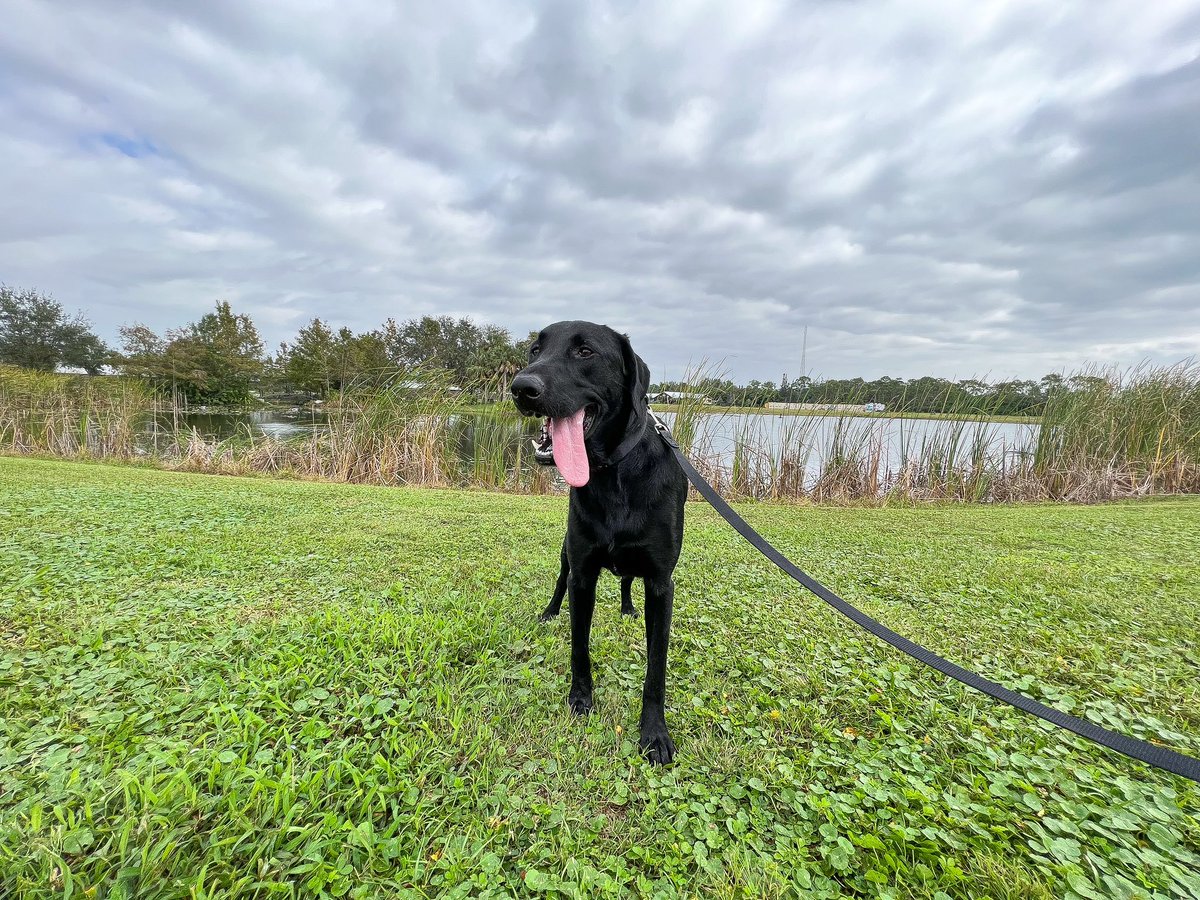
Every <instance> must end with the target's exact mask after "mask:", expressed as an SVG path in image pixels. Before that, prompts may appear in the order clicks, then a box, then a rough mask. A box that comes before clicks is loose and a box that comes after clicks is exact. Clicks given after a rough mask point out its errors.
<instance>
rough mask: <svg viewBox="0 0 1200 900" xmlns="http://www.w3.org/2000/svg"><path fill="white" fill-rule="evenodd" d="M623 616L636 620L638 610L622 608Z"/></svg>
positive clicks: (627, 607) (630, 607)
mask: <svg viewBox="0 0 1200 900" xmlns="http://www.w3.org/2000/svg"><path fill="white" fill-rule="evenodd" d="M621 615H623V616H628V617H629V618H631V619H636V618H637V609H635V608H634V607H633V606H622V607H621Z"/></svg>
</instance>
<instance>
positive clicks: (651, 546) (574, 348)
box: [512, 322, 687, 764]
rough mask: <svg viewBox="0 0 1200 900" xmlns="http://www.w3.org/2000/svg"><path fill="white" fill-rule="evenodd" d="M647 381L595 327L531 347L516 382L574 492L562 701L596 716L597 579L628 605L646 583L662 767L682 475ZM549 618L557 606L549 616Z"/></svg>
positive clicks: (669, 748) (572, 328) (650, 685)
mask: <svg viewBox="0 0 1200 900" xmlns="http://www.w3.org/2000/svg"><path fill="white" fill-rule="evenodd" d="M649 383H650V369H649V368H648V367H647V366H646V364H645V363H644V362H643V361H642V359H641V357H639V356H638V355H637V354H636V353H634V352H633V347H631V346H630V344H629V339H628V338H627V337H625V336H624V335H621V334H618V333H617V332H615V331H613V330H612V329H611V328H608V327H606V326H604V325H596V324H594V323H592V322H558V323H556V324H554V325H550V326H549V327H547V328H545V329H543V330H542V331H541V332H540V333H539V334H538V336H537V340H536V341H534V343H533V344H532V345H531V346H530V348H529V365H527V366H526V367H525V368H524V369H522V370H521V372H520V373H518V374H517V376H516V377H515V378H514V379H513V382H512V394H513V399H514V401H515V402H516V405H517V409H519V410H520V411H521V413H522V414H523V415H527V416H542V417H544V418H545V420H546V422H545V426H544V428H543V433H542V439H541V441H540V442H539V443H538V447H537V451H536V455H537V457H538V459H539V461H541V462H546V463H552V464H554V465H556V466H558V470H559V472H560V473H561V474H562V476H563V478H565V479H566V481H567V483H568V484H570V485H571V499H570V509H569V512H568V514H567V536H566V540H565V541H564V543H563V548H564V553H565V559H564V561H563V570H562V571H560V574H559V578H560V579H562V578H563V577H564V576H565V577H566V587H567V589H568V591H569V595H570V601H571V602H570V613H571V690H570V693H569V694H568V695H567V703H568V704H569V705H570V707H571V710H572V712H574V713H576V714H577V715H584V714H586V713H589V712H591V709H592V705H593V698H592V660H591V655H590V652H589V643H590V638H591V630H592V613H593V611H594V609H595V605H596V581H597V579H598V578H599V576H600V571H601V569H608V570H609V571H611V572H613V573H614V574H615V575H618V576H620V577H621V578H622V579H623V584H622V594H623V595H624V594H625V590H624V587H625V585H624V580H625V579H632V578H641V579H642V581H643V584H644V585H645V593H646V598H645V617H646V681H645V685H644V686H643V688H642V715H641V723H640V726H641V738H640V740H639V746H640V747H641V750H642V752H643V753H644V754H645V755H646V756H647V758H648V759H649V760H650V761H651V762H655V763H660V764H663V763H669V762H671V760H672V759H674V757H675V744H674V742H673V741H672V740H671V736H670V735H669V734H668V733H667V723H666V718H665V716H664V702H665V695H666V681H667V643H668V639H669V636H670V631H671V609H672V605H673V603H674V598H675V583H674V581H672V579H671V575H672V573H673V572H674V570H675V564H676V563H677V562H678V561H679V552H680V549H681V547H682V545H683V506H684V501H685V500H686V499H687V477H686V476H685V475H684V473H683V470H682V469H681V468H680V467H679V464H678V463H677V462H676V461H675V459H674V457H673V456H672V454H671V449H670V448H669V447H668V446H667V445H666V443H665V442H664V441H663V440H662V438H660V437H659V436H658V434H657V433H656V432H655V429H654V425H653V422H652V421H651V419H650V410H649V407H648V405H647V403H646V390H647V388H648V387H649ZM556 595H557V592H556ZM558 600H559V602H560V603H561V597H558ZM631 605H632V604H631ZM622 606H623V607H624V602H623V603H622ZM552 611H553V612H557V609H556V608H555V603H554V601H553V600H552V601H551V605H550V607H548V608H547V610H546V613H551V612H552ZM543 615H545V613H544V614H543Z"/></svg>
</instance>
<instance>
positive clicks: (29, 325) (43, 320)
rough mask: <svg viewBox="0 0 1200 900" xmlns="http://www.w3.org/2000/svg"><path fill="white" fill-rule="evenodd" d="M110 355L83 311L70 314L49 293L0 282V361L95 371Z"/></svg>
mask: <svg viewBox="0 0 1200 900" xmlns="http://www.w3.org/2000/svg"><path fill="white" fill-rule="evenodd" d="M108 355H109V349H108V347H106V346H105V345H104V342H103V341H102V340H100V338H98V337H96V335H95V334H94V333H93V332H92V327H91V325H90V324H89V323H88V321H87V319H85V318H84V317H83V314H82V313H77V314H76V315H74V316H68V315H67V314H66V312H65V311H64V310H63V308H62V304H61V303H59V302H58V301H57V300H54V299H53V298H52V297H50V296H49V295H48V294H43V293H41V292H39V291H35V290H31V289H17V288H12V287H9V286H8V285H4V284H0V363H8V364H9V365H14V366H21V367H23V368H26V369H37V370H39V371H42V372H53V371H54V370H55V369H56V368H57V367H58V366H60V365H68V366H79V367H81V368H83V369H84V370H86V371H87V372H88V373H90V374H92V375H95V374H96V373H97V372H99V371H100V367H101V366H102V365H104V363H105V362H106V360H107V358H108Z"/></svg>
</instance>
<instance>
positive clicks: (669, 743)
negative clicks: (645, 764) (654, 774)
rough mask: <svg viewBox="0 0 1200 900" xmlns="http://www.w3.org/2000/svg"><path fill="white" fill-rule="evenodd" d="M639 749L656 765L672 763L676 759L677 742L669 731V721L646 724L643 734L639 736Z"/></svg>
mask: <svg viewBox="0 0 1200 900" xmlns="http://www.w3.org/2000/svg"><path fill="white" fill-rule="evenodd" d="M638 749H639V750H641V751H642V756H644V757H646V759H647V760H649V761H650V762H651V763H653V764H654V765H656V766H666V765H670V764H671V763H672V762H673V761H674V760H675V742H674V741H673V740H671V735H670V734H669V733H668V732H667V723H666V722H657V723H655V724H653V725H647V726H644V727H643V728H642V736H641V737H640V738H638Z"/></svg>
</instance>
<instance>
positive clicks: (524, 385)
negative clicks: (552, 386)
mask: <svg viewBox="0 0 1200 900" xmlns="http://www.w3.org/2000/svg"><path fill="white" fill-rule="evenodd" d="M545 389H546V382H544V381H542V379H541V378H539V377H538V376H537V375H530V374H529V373H528V372H523V373H521V374H520V375H518V376H517V377H516V378H514V379H513V380H512V395H513V397H514V398H515V399H517V400H536V399H537V398H538V397H540V396H542V391H544V390H545Z"/></svg>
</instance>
